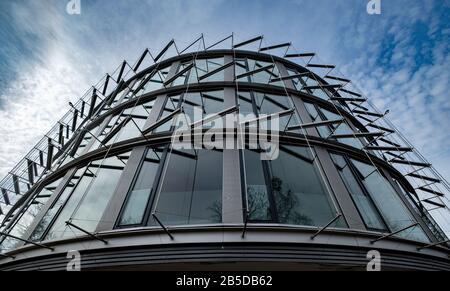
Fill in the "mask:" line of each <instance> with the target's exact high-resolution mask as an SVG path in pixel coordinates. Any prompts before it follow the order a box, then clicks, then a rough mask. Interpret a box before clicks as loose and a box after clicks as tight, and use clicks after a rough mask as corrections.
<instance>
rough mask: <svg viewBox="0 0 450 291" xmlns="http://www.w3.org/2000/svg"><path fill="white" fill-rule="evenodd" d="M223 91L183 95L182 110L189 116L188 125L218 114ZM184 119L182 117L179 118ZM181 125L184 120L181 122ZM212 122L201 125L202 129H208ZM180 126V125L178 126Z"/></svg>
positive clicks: (221, 107) (184, 122)
mask: <svg viewBox="0 0 450 291" xmlns="http://www.w3.org/2000/svg"><path fill="white" fill-rule="evenodd" d="M223 98H224V96H223V91H210V92H195V93H186V94H184V95H183V109H184V112H185V113H186V115H187V116H189V123H194V122H196V121H199V120H202V119H204V118H205V117H206V116H208V115H211V114H215V113H218V112H220V111H222V110H223V109H224V108H223V102H224V101H223ZM181 118H184V117H181ZM182 123H183V125H188V124H186V120H182ZM213 124H214V121H210V122H207V123H205V124H203V127H204V128H210V127H212V126H213ZM179 125H180V126H181V124H179Z"/></svg>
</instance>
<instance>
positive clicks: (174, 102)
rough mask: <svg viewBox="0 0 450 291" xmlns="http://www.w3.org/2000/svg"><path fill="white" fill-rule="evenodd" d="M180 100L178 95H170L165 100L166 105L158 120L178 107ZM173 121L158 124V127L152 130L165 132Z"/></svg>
mask: <svg viewBox="0 0 450 291" xmlns="http://www.w3.org/2000/svg"><path fill="white" fill-rule="evenodd" d="M179 102H180V96H179V95H176V96H170V97H169V98H168V99H167V101H166V105H165V106H164V110H163V112H162V114H161V117H160V118H159V119H158V120H161V119H163V118H164V117H166V116H168V115H170V114H171V113H172V112H174V111H175V110H176V109H177V108H178V103H179ZM173 123H174V120H173V119H172V120H169V121H168V122H166V123H164V124H162V125H161V126H159V127H158V128H156V129H155V130H154V132H155V133H158V132H165V131H169V130H170V129H171V127H172V124H173Z"/></svg>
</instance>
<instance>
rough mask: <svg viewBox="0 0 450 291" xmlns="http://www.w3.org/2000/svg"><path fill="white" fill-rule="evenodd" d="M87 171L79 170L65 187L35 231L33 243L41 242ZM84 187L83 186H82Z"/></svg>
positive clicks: (32, 238)
mask: <svg viewBox="0 0 450 291" xmlns="http://www.w3.org/2000/svg"><path fill="white" fill-rule="evenodd" d="M85 171H86V168H82V169H79V170H77V172H76V173H75V174H74V175H73V177H72V178H71V179H70V181H69V182H68V183H67V185H66V186H65V189H64V191H63V192H62V193H61V194H60V195H59V197H58V198H57V199H56V201H55V202H53V205H52V206H51V207H50V208H49V209H48V211H47V213H45V215H44V216H43V218H42V219H41V221H40V222H39V224H38V225H37V227H36V228H35V229H34V231H33V233H32V235H31V237H30V239H31V240H32V241H39V240H41V239H42V236H43V235H44V232H45V231H46V230H47V228H48V226H49V225H50V224H51V222H52V221H53V219H54V218H55V216H56V214H57V213H58V212H59V211H60V210H61V209H62V206H63V205H64V203H65V202H66V200H67V198H68V197H69V195H70V193H72V191H73V189H74V187H75V186H77V184H78V182H79V180H80V178H81V176H82V174H83V173H84V172H85ZM80 187H82V186H80Z"/></svg>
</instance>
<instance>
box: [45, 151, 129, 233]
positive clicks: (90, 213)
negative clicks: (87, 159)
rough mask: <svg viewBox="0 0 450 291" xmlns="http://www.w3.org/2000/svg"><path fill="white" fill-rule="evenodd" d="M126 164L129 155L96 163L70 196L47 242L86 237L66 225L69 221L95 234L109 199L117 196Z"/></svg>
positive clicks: (89, 168)
mask: <svg viewBox="0 0 450 291" xmlns="http://www.w3.org/2000/svg"><path fill="white" fill-rule="evenodd" d="M125 163H126V156H125V157H124V158H119V157H111V158H107V159H105V160H104V161H103V162H102V161H98V162H93V163H92V164H91V165H90V166H89V167H88V169H87V170H86V172H85V173H84V175H83V177H82V178H81V180H80V182H79V183H78V185H77V186H76V187H75V189H74V190H73V192H72V193H71V194H70V197H69V198H68V200H67V202H66V204H65V205H64V207H63V209H62V211H61V213H60V214H59V215H58V217H57V219H56V220H55V222H54V223H53V225H52V227H51V228H50V231H49V232H48V234H47V236H46V239H47V240H48V239H61V238H68V237H76V236H80V235H83V233H81V232H80V231H78V230H76V229H74V228H71V227H68V226H67V225H66V221H69V220H71V221H72V222H73V223H74V224H75V225H77V226H79V227H81V228H82V229H84V230H86V231H89V232H93V231H95V228H96V227H97V225H98V223H99V222H100V219H101V216H102V215H103V212H104V210H105V209H106V206H107V204H108V202H109V199H110V198H111V196H112V195H113V194H114V190H115V188H116V186H117V183H118V182H119V179H120V175H121V174H122V171H123V168H124V166H125Z"/></svg>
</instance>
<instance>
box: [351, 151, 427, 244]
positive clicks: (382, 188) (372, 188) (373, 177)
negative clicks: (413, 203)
mask: <svg viewBox="0 0 450 291" xmlns="http://www.w3.org/2000/svg"><path fill="white" fill-rule="evenodd" d="M351 161H352V163H353V165H354V166H355V168H356V169H357V170H358V174H359V176H360V179H361V180H362V182H363V184H364V186H365V187H366V189H367V191H368V192H369V193H370V195H371V197H372V199H373V201H374V203H375V205H376V206H377V207H378V209H379V210H380V212H381V214H382V215H383V217H384V219H385V220H386V222H387V224H388V226H389V228H390V230H391V231H392V232H395V231H398V230H400V229H402V228H405V227H407V226H410V225H412V224H413V223H415V222H416V221H415V219H414V218H413V217H412V214H411V213H410V212H409V210H408V209H407V207H406V205H405V204H404V203H403V201H402V200H401V199H400V197H399V196H398V194H397V193H396V192H395V190H394V188H393V187H392V185H391V184H390V183H389V182H388V181H387V179H386V178H385V177H384V176H383V175H382V174H380V172H379V170H378V169H377V168H375V167H373V166H372V165H369V164H366V163H363V162H359V161H357V160H353V159H352V160H351ZM397 235H398V236H400V237H403V238H407V239H412V240H418V241H423V242H428V241H429V239H428V237H427V236H426V234H425V233H424V231H423V230H422V228H421V227H420V226H415V227H413V228H409V229H407V230H405V231H403V232H400V233H398V234H397Z"/></svg>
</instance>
